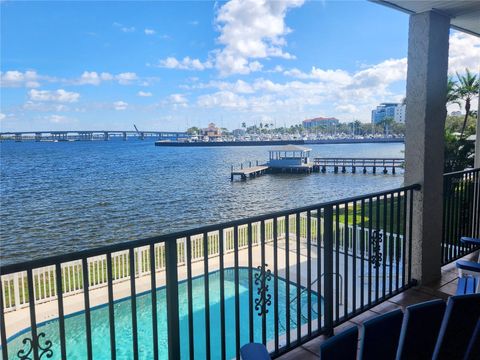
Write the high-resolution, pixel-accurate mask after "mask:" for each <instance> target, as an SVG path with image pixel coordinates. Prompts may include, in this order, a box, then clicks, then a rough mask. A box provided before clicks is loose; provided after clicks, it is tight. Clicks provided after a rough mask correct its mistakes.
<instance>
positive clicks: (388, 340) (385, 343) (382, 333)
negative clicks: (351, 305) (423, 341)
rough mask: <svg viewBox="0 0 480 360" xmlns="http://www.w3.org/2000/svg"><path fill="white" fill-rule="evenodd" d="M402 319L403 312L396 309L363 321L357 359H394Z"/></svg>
mask: <svg viewBox="0 0 480 360" xmlns="http://www.w3.org/2000/svg"><path fill="white" fill-rule="evenodd" d="M402 320H403V312H402V310H400V309H398V310H394V311H391V312H389V313H386V314H383V315H379V316H377V317H375V318H373V319H370V320H367V321H365V322H364V323H363V326H362V335H361V340H360V355H359V360H377V359H395V356H396V354H397V346H398V339H399V337H400V329H401V327H402Z"/></svg>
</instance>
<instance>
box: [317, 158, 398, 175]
mask: <svg viewBox="0 0 480 360" xmlns="http://www.w3.org/2000/svg"><path fill="white" fill-rule="evenodd" d="M313 163H314V164H315V165H314V171H316V172H322V173H325V172H327V170H328V169H333V172H334V173H338V172H339V171H341V172H342V173H346V172H347V169H349V170H350V171H351V172H352V173H353V174H355V173H356V172H357V168H358V169H361V171H362V172H363V173H364V174H366V173H367V172H368V170H369V169H370V170H371V171H372V173H373V174H376V173H377V169H378V170H381V171H382V172H383V173H384V174H388V171H389V170H390V171H391V173H392V174H395V172H396V169H398V168H403V167H404V164H405V159H402V158H314V159H313Z"/></svg>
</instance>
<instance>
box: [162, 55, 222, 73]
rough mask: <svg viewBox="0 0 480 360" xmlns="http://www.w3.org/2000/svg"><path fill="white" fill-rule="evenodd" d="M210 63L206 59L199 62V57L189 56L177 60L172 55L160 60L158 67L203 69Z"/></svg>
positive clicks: (210, 65)
mask: <svg viewBox="0 0 480 360" xmlns="http://www.w3.org/2000/svg"><path fill="white" fill-rule="evenodd" d="M212 66H213V65H212V63H211V62H210V61H209V60H207V61H205V62H201V61H200V60H199V59H191V58H190V57H189V56H186V57H184V58H183V60H177V59H176V58H174V57H168V58H166V59H163V60H160V61H159V63H158V67H163V68H167V69H182V70H199V71H200V70H205V69H210V68H211V67H212Z"/></svg>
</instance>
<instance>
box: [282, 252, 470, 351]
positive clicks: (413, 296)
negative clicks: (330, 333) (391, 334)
mask: <svg viewBox="0 0 480 360" xmlns="http://www.w3.org/2000/svg"><path fill="white" fill-rule="evenodd" d="M474 256H478V255H476V254H475V255H470V256H469V257H468V258H472V257H474ZM457 282H458V272H457V269H456V267H455V263H452V264H449V265H447V266H444V267H443V268H442V276H441V279H439V280H438V281H436V282H434V283H432V284H428V285H425V286H417V287H415V288H412V289H409V290H407V291H405V292H403V293H401V294H399V295H397V296H395V297H393V298H391V299H390V300H387V301H385V302H383V303H381V304H380V305H377V306H375V307H374V308H372V309H371V310H368V311H366V312H364V313H362V314H360V315H358V316H357V317H355V318H353V319H351V320H349V321H347V322H346V323H343V324H341V325H339V326H338V327H336V328H335V329H334V333H335V334H337V333H339V332H341V331H342V330H344V329H346V328H348V327H350V326H352V325H361V324H362V323H363V322H364V321H365V320H367V319H369V318H371V317H374V316H377V315H379V314H383V313H386V312H389V311H391V310H395V309H405V307H407V306H408V305H412V304H416V303H419V302H423V301H428V300H433V299H447V298H448V297H449V296H450V295H454V294H455V291H456V288H457ZM324 340H325V337H324V336H319V337H317V338H315V339H313V340H311V341H309V342H307V343H306V344H304V345H302V346H300V347H298V348H296V349H294V350H292V351H290V352H288V353H287V354H285V355H283V356H281V357H280V358H279V359H281V360H291V359H301V360H310V359H318V358H319V350H320V344H321V343H322V342H323V341H324Z"/></svg>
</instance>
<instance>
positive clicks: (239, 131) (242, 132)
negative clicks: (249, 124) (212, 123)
mask: <svg viewBox="0 0 480 360" xmlns="http://www.w3.org/2000/svg"><path fill="white" fill-rule="evenodd" d="M246 133H247V132H246V131H245V129H235V130H233V131H232V134H233V136H235V137H240V136H245V134H246Z"/></svg>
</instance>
